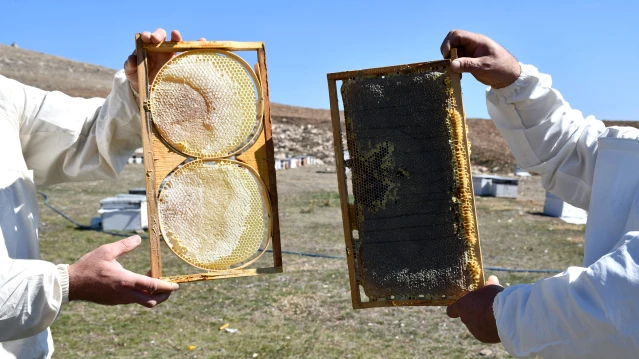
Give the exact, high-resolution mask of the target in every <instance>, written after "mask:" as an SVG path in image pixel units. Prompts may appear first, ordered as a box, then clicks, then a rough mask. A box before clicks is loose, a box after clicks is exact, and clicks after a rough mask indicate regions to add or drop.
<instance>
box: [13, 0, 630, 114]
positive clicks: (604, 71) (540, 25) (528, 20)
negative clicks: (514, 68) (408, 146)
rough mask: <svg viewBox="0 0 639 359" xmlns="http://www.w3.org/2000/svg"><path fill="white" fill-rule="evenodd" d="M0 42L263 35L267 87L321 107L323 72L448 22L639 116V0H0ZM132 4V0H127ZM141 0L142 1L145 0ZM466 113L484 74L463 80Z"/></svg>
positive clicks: (126, 49) (366, 60) (394, 57)
mask: <svg viewBox="0 0 639 359" xmlns="http://www.w3.org/2000/svg"><path fill="white" fill-rule="evenodd" d="M2 3H3V5H2V12H3V13H2V22H0V43H4V44H10V43H12V42H17V43H18V44H19V45H20V47H22V48H26V49H30V50H36V51H40V52H46V53H50V54H54V55H58V56H62V57H66V58H71V59H74V60H79V61H85V62H89V63H94V64H99V65H103V66H107V67H111V68H120V67H121V66H122V63H123V62H124V60H125V58H126V57H127V55H128V54H130V53H131V51H132V50H133V45H134V44H133V37H134V34H135V33H136V32H139V31H143V30H154V29H155V28H156V27H164V28H166V29H174V28H175V29H179V30H180V31H181V32H182V34H183V36H184V37H185V39H187V40H195V39H197V38H199V37H202V36H203V37H206V38H207V39H209V40H238V41H264V42H265V43H266V50H267V62H268V70H269V84H270V90H271V99H272V101H275V102H280V103H285V104H290V105H297V106H307V107H314V108H328V107H329V102H328V95H327V85H326V73H328V72H338V71H344V70H352V69H360V68H367V67H378V66H388V65H397V64H402V63H410V62H419V61H429V60H437V59H440V57H441V55H440V53H439V45H440V44H441V41H442V40H443V38H444V36H445V35H446V33H447V32H448V31H449V30H451V29H453V28H461V29H467V30H471V31H476V32H481V33H484V34H486V35H489V36H490V37H492V38H494V39H495V40H497V41H498V42H500V43H501V44H502V45H504V46H505V47H506V48H507V49H508V50H509V51H511V52H512V53H513V54H515V55H516V56H517V58H518V59H519V60H520V61H522V62H525V63H531V64H534V65H535V66H537V67H538V68H539V69H540V70H541V71H543V72H545V73H549V74H551V75H552V76H553V82H554V86H555V88H557V89H559V90H560V91H561V92H562V94H563V95H564V98H565V99H566V100H568V102H570V103H571V105H572V106H573V107H574V108H577V109H579V110H581V111H582V112H583V113H584V114H585V115H595V116H596V117H597V118H602V119H616V120H626V119H627V120H639V88H637V84H639V21H637V14H638V13H639V1H636V0H618V1H615V0H612V1H606V2H605V4H604V2H603V1H587V0H586V1H571V0H568V1H559V0H554V1H545V0H538V1H497V0H494V1H490V2H488V1H465V0H457V1H438V2H434V1H400V0H395V1H375V0H369V1H348V0H341V1H334V0H325V1H310V0H309V1H262V2H258V1H241V0H233V1H159V0H156V1H100V2H98V1H64V2H62V1H35V0H20V1H17V0H2ZM136 5H137V7H136ZM142 5H144V6H142ZM462 87H463V91H464V103H465V108H466V112H467V115H468V116H469V117H488V114H487V112H486V106H485V97H484V91H485V86H483V85H481V84H480V83H478V82H477V81H476V80H474V79H473V78H472V77H471V76H464V79H463V83H462Z"/></svg>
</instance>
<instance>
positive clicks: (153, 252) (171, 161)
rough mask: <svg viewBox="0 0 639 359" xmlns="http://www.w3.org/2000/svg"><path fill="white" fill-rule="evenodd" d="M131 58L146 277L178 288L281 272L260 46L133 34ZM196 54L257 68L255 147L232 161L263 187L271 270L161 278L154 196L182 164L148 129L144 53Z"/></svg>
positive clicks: (263, 53) (272, 154) (265, 80)
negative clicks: (219, 54) (239, 57)
mask: <svg viewBox="0 0 639 359" xmlns="http://www.w3.org/2000/svg"><path fill="white" fill-rule="evenodd" d="M135 41H136V52H137V66H138V84H139V89H138V92H139V103H138V105H139V107H140V117H141V120H142V144H143V151H144V171H145V185H146V193H147V194H146V196H147V205H148V214H149V244H150V259H151V276H152V277H153V278H162V279H165V280H168V281H172V282H176V283H181V282H193V281H200V280H211V279H224V278H234V277H243V276H255V275H260V274H268V273H281V272H282V270H283V269H282V251H281V242H280V223H279V211H278V201H277V180H276V174H275V150H274V145H273V138H272V121H271V108H270V100H269V90H268V73H267V68H266V50H265V47H264V44H263V43H262V42H234V41H181V42H162V43H160V44H157V45H154V44H144V43H143V42H142V39H141V34H136V37H135ZM197 49H218V50H226V51H255V52H256V54H257V59H258V63H257V64H255V72H256V75H257V76H258V78H259V80H260V83H259V84H257V85H258V86H261V87H262V97H263V103H264V115H263V117H262V126H261V127H262V128H261V132H260V133H259V135H258V136H257V139H256V140H255V142H254V143H253V144H252V145H251V146H250V147H249V148H247V149H246V150H244V151H243V152H242V153H240V154H238V155H237V156H236V157H235V160H237V161H240V162H243V163H245V164H247V165H249V166H251V167H252V168H253V169H255V171H256V172H257V173H258V174H259V177H260V178H261V179H262V181H263V182H264V184H265V185H266V191H267V192H268V197H269V200H270V204H271V244H272V252H273V253H272V254H273V266H272V267H267V268H243V269H229V270H219V271H210V272H207V273H195V274H186V275H175V276H169V277H163V276H162V255H161V245H162V244H161V241H162V240H161V231H160V222H159V216H158V210H157V200H158V193H159V189H160V184H161V183H162V180H163V179H164V178H165V177H166V176H168V175H169V173H171V172H172V171H173V170H174V169H175V168H176V167H177V166H178V165H180V164H181V163H183V162H184V161H185V160H186V159H187V158H189V157H187V156H185V155H184V154H181V153H179V152H177V151H175V150H173V149H172V148H171V147H170V146H169V145H167V144H166V143H165V142H164V141H163V140H162V138H161V136H160V135H159V133H158V131H157V129H156V128H155V126H154V125H153V119H152V116H151V112H150V110H149V106H148V97H149V91H150V87H151V83H149V76H148V63H147V56H148V52H183V51H189V50H197Z"/></svg>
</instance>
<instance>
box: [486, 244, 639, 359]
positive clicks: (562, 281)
mask: <svg viewBox="0 0 639 359" xmlns="http://www.w3.org/2000/svg"><path fill="white" fill-rule="evenodd" d="M638 263H639V232H628V233H627V234H626V235H625V236H624V237H623V238H622V239H621V241H620V245H619V244H618V248H617V249H616V250H615V251H613V252H612V253H610V254H607V255H605V256H603V257H601V259H599V260H598V261H597V262H595V263H594V264H592V265H591V266H590V267H588V268H580V267H571V268H569V269H568V270H566V271H565V272H564V273H561V274H559V275H557V276H554V277H552V278H548V279H544V280H541V281H539V282H537V283H535V284H532V285H528V284H526V285H515V286H512V287H508V288H506V289H505V290H504V291H503V292H501V293H499V294H498V295H497V297H496V298H495V302H494V303H493V309H494V312H495V319H496V321H497V328H498V330H499V338H500V339H501V341H502V344H503V345H504V348H506V350H507V351H508V352H509V353H510V354H511V355H513V356H515V357H520V358H527V357H534V356H535V355H538V356H541V357H545V358H612V357H614V358H634V357H636V356H637V352H639V310H638V309H637V298H639V265H638Z"/></svg>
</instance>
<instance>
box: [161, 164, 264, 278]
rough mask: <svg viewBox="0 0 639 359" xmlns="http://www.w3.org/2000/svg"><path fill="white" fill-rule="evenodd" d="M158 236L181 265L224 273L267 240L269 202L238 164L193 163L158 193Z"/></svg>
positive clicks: (251, 174) (249, 171) (255, 180)
mask: <svg viewBox="0 0 639 359" xmlns="http://www.w3.org/2000/svg"><path fill="white" fill-rule="evenodd" d="M158 214H159V218H160V230H161V232H162V237H163V238H164V241H165V242H166V244H167V245H168V246H169V248H171V250H172V251H173V252H174V253H175V254H176V255H177V256H178V257H180V258H182V259H183V260H184V261H186V262H187V263H189V264H191V265H193V266H196V267H198V268H202V269H209V270H211V269H227V268H230V267H232V266H234V265H236V264H240V263H242V262H244V261H246V260H248V259H250V258H251V257H253V256H254V255H255V254H256V253H257V251H258V249H259V247H260V245H261V244H262V243H263V242H264V241H265V240H267V239H268V237H269V235H270V203H269V200H268V197H267V196H266V191H265V190H264V185H263V184H262V182H261V180H260V179H259V177H258V176H257V175H256V174H255V172H254V170H253V169H252V168H250V167H248V166H246V165H244V164H241V163H240V162H236V161H229V160H220V161H209V162H205V161H201V160H195V161H192V162H189V163H187V164H186V165H184V166H183V167H181V168H179V169H178V170H176V171H175V172H174V173H173V174H172V175H171V177H170V178H169V179H168V180H167V182H166V184H165V185H164V187H163V188H162V191H161V192H160V196H159V201H158Z"/></svg>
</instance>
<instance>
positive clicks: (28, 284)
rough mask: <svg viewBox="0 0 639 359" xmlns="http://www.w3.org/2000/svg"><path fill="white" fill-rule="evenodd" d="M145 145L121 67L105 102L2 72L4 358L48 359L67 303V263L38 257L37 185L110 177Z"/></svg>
mask: <svg viewBox="0 0 639 359" xmlns="http://www.w3.org/2000/svg"><path fill="white" fill-rule="evenodd" d="M140 146H141V139H140V116H139V112H138V108H137V105H136V102H135V99H134V96H133V95H132V92H131V89H130V88H129V83H128V81H127V80H126V78H125V76H124V73H123V72H122V71H120V72H118V73H117V74H116V76H115V80H114V83H113V90H112V92H111V94H110V95H109V97H108V98H107V99H106V100H104V99H97V98H96V99H81V98H72V97H69V96H66V95H64V94H62V93H60V92H45V91H42V90H39V89H36V88H33V87H29V86H25V85H22V84H20V83H18V82H16V81H13V80H9V79H7V78H5V77H2V76H0V153H1V154H2V155H0V358H13V357H16V358H47V357H50V356H51V354H52V353H53V343H52V341H51V334H50V332H49V329H48V327H49V325H51V323H52V322H53V320H55V318H56V317H57V315H58V313H59V312H60V309H61V307H62V305H63V304H64V303H66V302H67V301H68V292H69V289H68V288H69V277H68V273H67V265H57V266H56V265H55V264H53V263H49V262H45V261H41V260H38V259H39V257H40V255H39V248H38V223H39V221H38V199H37V193H36V187H35V185H49V184H54V183H60V182H67V181H83V180H97V179H113V178H115V177H116V176H117V174H118V173H119V172H120V170H121V169H122V168H123V167H124V164H125V163H126V161H127V159H128V158H129V157H130V155H131V153H132V152H133V151H134V150H135V149H136V148H139V147H140Z"/></svg>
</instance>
